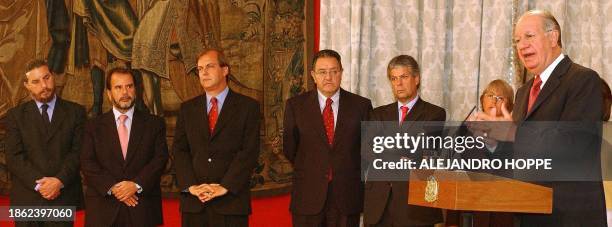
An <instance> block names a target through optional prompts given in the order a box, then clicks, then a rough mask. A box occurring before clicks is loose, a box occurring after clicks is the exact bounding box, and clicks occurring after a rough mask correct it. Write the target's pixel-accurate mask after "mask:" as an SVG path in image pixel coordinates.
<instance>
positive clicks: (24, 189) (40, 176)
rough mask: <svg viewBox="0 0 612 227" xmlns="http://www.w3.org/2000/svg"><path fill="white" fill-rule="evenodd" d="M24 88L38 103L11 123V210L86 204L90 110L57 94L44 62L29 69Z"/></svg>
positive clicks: (20, 110) (19, 110)
mask: <svg viewBox="0 0 612 227" xmlns="http://www.w3.org/2000/svg"><path fill="white" fill-rule="evenodd" d="M23 84H24V86H25V88H26V89H27V90H28V91H29V93H30V96H31V97H32V101H29V102H25V103H23V104H20V105H18V106H17V107H15V108H13V109H11V110H10V111H9V112H8V114H7V116H6V121H5V126H6V130H7V136H6V162H7V167H8V171H9V172H10V173H11V179H12V182H11V183H12V185H11V191H10V200H11V206H76V207H77V208H78V207H80V206H81V202H82V199H83V191H82V188H81V177H80V175H79V149H80V146H81V133H82V129H83V122H84V121H85V109H84V108H83V107H82V106H80V105H78V104H76V103H73V102H70V101H66V100H63V99H62V98H60V97H58V96H57V95H56V94H55V82H54V75H53V74H52V73H51V72H50V71H49V67H48V65H47V63H46V62H45V61H43V60H34V61H32V62H30V63H29V64H28V66H27V67H26V73H25V76H24V80H23ZM16 226H72V222H47V223H43V222H30V223H26V222H17V223H16Z"/></svg>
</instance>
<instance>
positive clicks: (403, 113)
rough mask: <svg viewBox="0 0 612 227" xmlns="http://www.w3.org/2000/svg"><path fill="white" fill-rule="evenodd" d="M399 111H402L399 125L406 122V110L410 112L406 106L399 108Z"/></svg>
mask: <svg viewBox="0 0 612 227" xmlns="http://www.w3.org/2000/svg"><path fill="white" fill-rule="evenodd" d="M400 109H402V121H400V125H401V124H402V123H403V122H404V120H406V115H408V110H410V108H408V107H407V106H402V107H400Z"/></svg>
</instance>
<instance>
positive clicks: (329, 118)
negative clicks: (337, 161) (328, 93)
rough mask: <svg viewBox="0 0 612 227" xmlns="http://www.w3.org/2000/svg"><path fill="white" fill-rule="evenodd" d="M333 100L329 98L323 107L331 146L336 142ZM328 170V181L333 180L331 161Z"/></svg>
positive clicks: (324, 122) (328, 140) (324, 120)
mask: <svg viewBox="0 0 612 227" xmlns="http://www.w3.org/2000/svg"><path fill="white" fill-rule="evenodd" d="M332 102H333V101H332V100H331V98H327V100H326V101H325V108H323V124H324V125H325V134H326V135H327V143H328V144H329V145H330V146H331V145H332V144H334V111H333V110H332V106H331V104H332ZM329 166H330V167H329V170H328V171H327V181H331V180H332V168H331V161H330V165H329Z"/></svg>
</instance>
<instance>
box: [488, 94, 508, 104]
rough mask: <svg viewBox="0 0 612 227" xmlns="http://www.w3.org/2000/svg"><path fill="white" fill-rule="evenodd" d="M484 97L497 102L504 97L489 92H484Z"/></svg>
mask: <svg viewBox="0 0 612 227" xmlns="http://www.w3.org/2000/svg"><path fill="white" fill-rule="evenodd" d="M484 97H485V98H487V99H489V100H491V101H495V102H499V101H503V100H504V97H502V96H497V95H493V94H491V93H485V94H484Z"/></svg>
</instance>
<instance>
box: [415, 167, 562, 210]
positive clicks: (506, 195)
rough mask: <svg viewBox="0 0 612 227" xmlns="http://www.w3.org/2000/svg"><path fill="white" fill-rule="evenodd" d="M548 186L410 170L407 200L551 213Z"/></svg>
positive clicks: (445, 206) (454, 207) (451, 207)
mask: <svg viewBox="0 0 612 227" xmlns="http://www.w3.org/2000/svg"><path fill="white" fill-rule="evenodd" d="M552 193H553V191H552V189H551V188H547V187H544V186H540V185H535V184H531V183H525V182H521V181H518V180H513V179H509V178H504V177H499V176H494V175H491V174H486V173H474V172H465V171H443V170H412V171H411V173H410V182H409V190H408V203H409V204H412V205H418V206H425V207H434V208H441V209H448V210H463V211H494V212H517V213H542V214H550V213H552V195H553V194H552Z"/></svg>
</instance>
